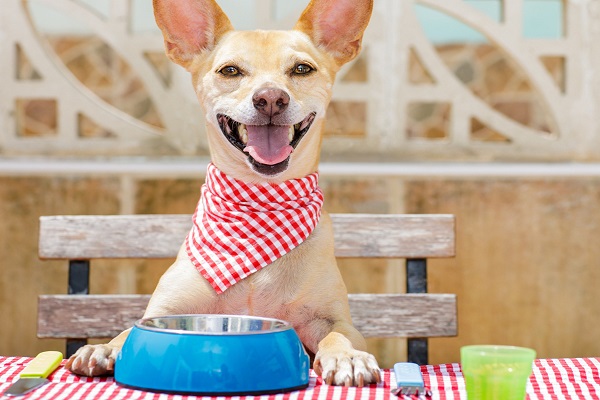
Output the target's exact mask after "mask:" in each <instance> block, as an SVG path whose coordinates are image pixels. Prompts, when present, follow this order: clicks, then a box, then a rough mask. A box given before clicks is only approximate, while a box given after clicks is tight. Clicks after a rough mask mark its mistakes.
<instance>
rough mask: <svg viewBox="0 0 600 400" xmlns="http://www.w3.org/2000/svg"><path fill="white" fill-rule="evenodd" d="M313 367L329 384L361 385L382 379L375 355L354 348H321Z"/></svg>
mask: <svg viewBox="0 0 600 400" xmlns="http://www.w3.org/2000/svg"><path fill="white" fill-rule="evenodd" d="M313 368H314V370H315V372H316V373H317V374H318V375H320V376H321V377H322V378H323V381H324V382H325V383H326V384H328V385H338V386H342V385H343V386H359V387H361V386H364V385H368V384H371V383H379V382H380V381H381V374H380V370H379V365H378V364H377V360H375V357H374V356H373V355H371V354H369V353H367V352H364V351H359V350H354V349H353V350H350V351H344V352H332V351H325V350H320V351H319V352H318V353H317V355H316V356H315V362H314V365H313Z"/></svg>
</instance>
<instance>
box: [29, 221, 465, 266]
mask: <svg viewBox="0 0 600 400" xmlns="http://www.w3.org/2000/svg"><path fill="white" fill-rule="evenodd" d="M331 218H332V221H333V226H334V232H335V254H336V256H338V257H373V258H376V257H389V258H392V257H393V258H431V257H453V256H454V254H455V245H454V242H455V233H454V216H453V215H446V214H439V215H431V214H429V215H416V214H412V215H402V214H400V215H397V214H390V215H381V214H378V215H370V214H331ZM190 227H191V216H190V215H102V216H101V215H77V216H43V217H40V236H39V256H40V258H42V259H93V258H174V257H175V256H176V255H177V252H178V250H179V247H180V246H181V243H182V242H183V240H184V238H185V236H186V235H187V233H188V231H189V229H190Z"/></svg>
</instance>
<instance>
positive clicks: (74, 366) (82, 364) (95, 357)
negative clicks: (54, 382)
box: [65, 344, 119, 376]
mask: <svg viewBox="0 0 600 400" xmlns="http://www.w3.org/2000/svg"><path fill="white" fill-rule="evenodd" d="M118 353H119V348H118V347H116V346H112V345H109V344H97V345H89V344H88V345H86V346H83V347H81V348H79V350H77V352H76V353H75V354H73V355H72V356H71V358H69V360H68V361H67V363H66V364H65V368H66V369H68V370H69V371H71V372H73V373H75V374H78V375H86V376H100V375H112V374H113V373H114V366H115V359H116V358H117V354H118Z"/></svg>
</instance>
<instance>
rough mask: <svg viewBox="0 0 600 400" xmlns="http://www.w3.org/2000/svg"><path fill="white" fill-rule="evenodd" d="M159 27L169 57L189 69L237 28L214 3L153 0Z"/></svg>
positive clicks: (188, 0) (209, 0) (212, 1)
mask: <svg viewBox="0 0 600 400" xmlns="http://www.w3.org/2000/svg"><path fill="white" fill-rule="evenodd" d="M153 5H154V17H155V19H156V24H157V25H158V27H159V28H160V30H161V31H162V33H163V36H164V39H165V51H166V53H167V56H169V58H170V59H171V60H172V61H174V62H176V63H177V64H179V65H181V66H183V67H184V68H187V67H188V66H189V64H190V63H191V61H192V59H193V58H194V56H195V55H196V54H199V53H200V52H202V51H204V50H211V49H212V48H213V47H214V46H215V44H216V43H217V41H218V40H219V38H220V37H221V36H222V35H223V34H224V33H226V32H228V31H230V30H232V29H233V26H232V25H231V22H229V18H227V16H226V15H225V13H224V12H223V10H221V7H219V5H218V4H217V3H216V2H215V1H214V0H153Z"/></svg>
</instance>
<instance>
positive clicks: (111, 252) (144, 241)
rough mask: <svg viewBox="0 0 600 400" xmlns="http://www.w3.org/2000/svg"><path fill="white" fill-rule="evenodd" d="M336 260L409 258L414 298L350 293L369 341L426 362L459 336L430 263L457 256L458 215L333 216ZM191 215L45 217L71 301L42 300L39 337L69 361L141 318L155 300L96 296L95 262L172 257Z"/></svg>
mask: <svg viewBox="0 0 600 400" xmlns="http://www.w3.org/2000/svg"><path fill="white" fill-rule="evenodd" d="M331 218H332V220H333V225H334V232H335V254H336V256H337V257H352V258H355V257H364V258H403V259H406V268H407V274H406V275H407V283H406V291H407V293H408V294H350V295H349V301H350V309H351V314H352V319H353V322H354V325H355V326H356V328H357V329H358V330H359V331H361V332H362V334H363V335H364V336H365V337H405V338H408V360H409V361H411V362H417V363H419V364H426V363H427V361H428V349H427V347H428V346H427V338H428V337H448V336H456V334H457V309H456V296H455V295H454V294H431V293H429V294H428V293H427V259H428V258H436V257H453V256H454V253H455V232H454V229H455V227H454V225H455V223H454V216H452V215H396V214H392V215H388V214H332V215H331ZM190 227H191V216H190V215H110V216H97V215H85V216H83V215H82V216H43V217H40V237H39V255H40V258H41V259H46V260H48V259H65V260H69V278H68V279H69V282H68V293H69V294H68V295H42V296H40V297H39V301H38V337H40V338H63V339H67V355H70V354H73V353H74V352H75V351H76V349H77V348H79V347H80V346H82V345H83V344H85V343H86V342H87V339H88V338H112V337H114V336H116V335H117V334H118V333H120V332H121V331H122V330H124V329H126V328H128V327H131V326H132V325H133V323H134V322H135V321H136V320H137V319H139V318H141V316H142V314H143V313H144V310H145V308H146V305H147V303H148V300H149V298H150V296H149V295H102V294H97V295H90V294H88V293H89V268H90V260H92V259H108V258H171V259H174V258H175V256H176V254H177V251H178V249H179V247H180V245H181V243H182V242H183V239H184V238H185V236H186V235H187V233H188V231H189V229H190Z"/></svg>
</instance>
